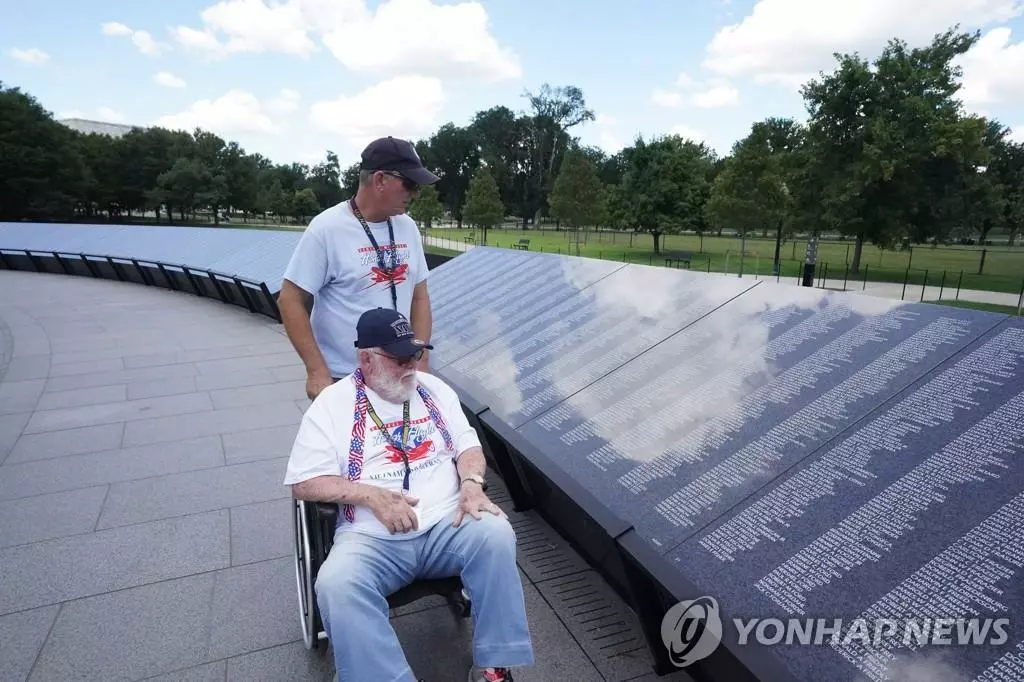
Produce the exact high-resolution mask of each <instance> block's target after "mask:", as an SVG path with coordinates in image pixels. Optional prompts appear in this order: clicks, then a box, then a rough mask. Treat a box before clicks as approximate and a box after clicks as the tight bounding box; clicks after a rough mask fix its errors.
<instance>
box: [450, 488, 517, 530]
mask: <svg viewBox="0 0 1024 682" xmlns="http://www.w3.org/2000/svg"><path fill="white" fill-rule="evenodd" d="M481 512H490V513H492V514H494V515H495V516H505V512H503V511H501V507H499V506H498V505H496V504H494V503H493V502H491V501H490V499H488V497H487V495H486V494H485V493H484V490H483V488H481V487H480V486H479V485H477V484H476V483H473V482H470V483H464V484H463V485H462V491H461V492H460V494H459V509H458V511H456V512H455V521H454V523H452V525H453V526H455V527H456V528H458V527H459V524H460V523H462V519H463V518H465V515H466V514H469V515H470V516H472V517H473V518H474V519H476V520H477V521H479V520H480V517H481V516H482V514H481Z"/></svg>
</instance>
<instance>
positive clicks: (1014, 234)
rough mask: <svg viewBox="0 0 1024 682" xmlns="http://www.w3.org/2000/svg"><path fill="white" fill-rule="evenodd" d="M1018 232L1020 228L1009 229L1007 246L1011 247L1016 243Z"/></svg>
mask: <svg viewBox="0 0 1024 682" xmlns="http://www.w3.org/2000/svg"><path fill="white" fill-rule="evenodd" d="M1019 230H1020V228H1019V227H1014V228H1011V229H1010V239H1009V245H1010V246H1013V243H1014V242H1015V241H1017V232H1018V231H1019Z"/></svg>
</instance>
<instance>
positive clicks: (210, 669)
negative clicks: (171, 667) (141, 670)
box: [143, 660, 285, 682]
mask: <svg viewBox="0 0 1024 682" xmlns="http://www.w3.org/2000/svg"><path fill="white" fill-rule="evenodd" d="M227 667H228V661H227V660H223V661H214V662H213V663H207V664H205V665H197V666H195V667H194V668H185V669H184V670H176V671H174V672H173V673H166V674H164V675H157V676H156V677H146V678H143V679H144V680H145V682H225V680H226V679H227ZM281 679H282V680H283V679H285V678H281Z"/></svg>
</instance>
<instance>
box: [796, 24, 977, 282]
mask: <svg viewBox="0 0 1024 682" xmlns="http://www.w3.org/2000/svg"><path fill="white" fill-rule="evenodd" d="M977 38H978V34H977V33H975V34H973V35H968V34H959V33H956V32H955V30H950V31H948V32H946V33H944V34H941V35H937V36H936V37H935V38H934V40H933V41H932V43H931V44H930V45H928V46H927V47H923V48H915V49H912V50H911V49H908V47H907V45H906V44H905V43H903V42H902V41H899V40H891V41H889V43H888V44H887V46H886V48H885V49H884V50H883V51H882V54H881V55H880V56H879V57H878V58H877V59H876V60H875V62H874V65H873V68H872V67H871V66H869V65H868V63H867V61H865V60H863V59H861V58H859V57H857V56H853V55H842V56H839V55H837V59H838V61H839V67H838V69H837V70H836V71H835V72H833V73H832V74H829V75H827V76H824V77H823V78H821V79H820V80H812V81H811V82H809V83H808V84H807V85H806V86H804V88H803V90H802V94H803V96H804V99H805V101H806V103H807V106H808V111H809V113H810V115H811V116H810V122H809V131H808V132H809V135H808V136H809V141H810V143H811V145H812V147H813V149H814V152H813V153H814V156H815V159H816V160H815V161H814V165H815V170H816V172H817V173H819V174H820V178H821V185H822V187H821V190H822V191H821V194H820V202H821V210H820V214H819V215H820V218H821V222H823V223H825V224H827V225H830V226H834V227H836V228H837V229H839V231H841V232H843V233H844V234H848V235H851V236H854V237H855V238H856V246H855V249H854V256H853V263H852V268H853V269H854V270H857V269H859V266H860V257H861V252H862V249H863V244H864V241H865V240H870V241H871V242H872V243H874V244H876V245H879V246H882V247H891V246H892V245H893V244H895V243H897V242H898V241H900V240H902V239H903V238H904V237H909V236H911V235H913V236H914V237H916V238H917V239H918V240H923V239H925V238H927V237H928V236H931V235H933V234H936V233H940V232H942V231H945V230H948V228H949V226H950V225H951V224H952V223H954V222H955V221H956V219H957V213H956V212H955V211H951V210H950V208H949V207H950V203H949V201H948V200H947V197H946V196H944V195H945V194H946V193H947V192H949V191H950V190H951V189H952V188H954V187H955V186H956V185H957V183H958V178H961V177H962V175H963V174H965V173H974V172H977V168H978V166H979V164H982V163H984V161H985V156H986V152H985V146H984V144H983V137H984V125H983V122H982V121H981V120H980V119H976V118H967V117H964V116H962V114H961V111H960V105H959V103H958V102H957V101H956V99H955V95H956V93H957V91H958V90H959V87H960V86H959V84H958V83H957V78H958V76H959V75H960V74H959V71H958V70H957V69H956V68H955V67H954V66H953V65H952V64H953V61H954V60H955V59H956V58H957V57H959V56H960V55H962V54H964V53H965V52H967V51H968V50H969V49H970V48H971V47H972V46H973V45H974V44H975V42H976V41H977Z"/></svg>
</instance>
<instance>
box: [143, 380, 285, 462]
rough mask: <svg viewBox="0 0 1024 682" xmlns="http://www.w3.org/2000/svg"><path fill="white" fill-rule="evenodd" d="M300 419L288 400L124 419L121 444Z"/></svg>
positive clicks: (282, 423)
mask: <svg viewBox="0 0 1024 682" xmlns="http://www.w3.org/2000/svg"><path fill="white" fill-rule="evenodd" d="M175 366H177V365H175ZM300 421H302V412H301V411H300V410H299V408H298V407H296V406H295V403H292V402H286V403H268V404H266V405H255V406H253V407H236V408H232V409H228V410H214V411H212V412H198V413H196V414H183V415H175V416H172V417H158V418H156V419H142V420H139V421H133V422H128V423H127V425H126V427H125V432H124V444H125V446H130V445H142V444H144V443H159V442H163V441H169V440H180V439H181V438H182V436H183V435H184V434H190V435H193V436H210V435H213V434H216V433H234V432H236V431H248V430H250V429H259V428H264V427H268V426H284V425H286V424H295V425H296V426H298V424H299V422H300Z"/></svg>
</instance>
